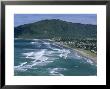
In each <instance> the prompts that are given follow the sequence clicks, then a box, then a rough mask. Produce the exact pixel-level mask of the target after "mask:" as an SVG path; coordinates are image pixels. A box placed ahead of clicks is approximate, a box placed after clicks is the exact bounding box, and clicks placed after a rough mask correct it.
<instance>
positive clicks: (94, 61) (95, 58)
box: [16, 38, 97, 65]
mask: <svg viewBox="0 0 110 89" xmlns="http://www.w3.org/2000/svg"><path fill="white" fill-rule="evenodd" d="M16 39H23V38H16ZM46 40H48V41H51V42H54V43H55V44H58V45H61V46H64V47H66V48H69V49H72V50H73V51H75V52H77V53H78V54H79V55H81V56H82V57H85V58H87V59H90V60H91V61H92V62H93V63H94V64H96V65H97V56H96V57H93V55H90V53H87V52H85V51H87V50H84V49H80V48H72V47H69V46H68V45H66V44H63V43H61V42H56V41H54V40H52V39H46Z"/></svg>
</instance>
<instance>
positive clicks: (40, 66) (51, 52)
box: [14, 39, 97, 76]
mask: <svg viewBox="0 0 110 89" xmlns="http://www.w3.org/2000/svg"><path fill="white" fill-rule="evenodd" d="M88 60H89V59H87V58H84V57H82V56H80V55H79V54H78V53H77V52H75V51H73V50H72V49H69V48H65V47H63V46H61V45H58V44H56V43H54V42H52V41H49V40H48V39H15V40H14V75H15V76H93V75H97V66H96V65H95V64H94V63H93V62H92V61H90V60H89V61H88Z"/></svg>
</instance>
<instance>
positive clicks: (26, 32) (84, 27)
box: [14, 19, 97, 39]
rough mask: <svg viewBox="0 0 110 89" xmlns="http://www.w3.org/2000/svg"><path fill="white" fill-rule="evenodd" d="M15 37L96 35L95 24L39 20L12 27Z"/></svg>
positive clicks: (71, 37)
mask: <svg viewBox="0 0 110 89" xmlns="http://www.w3.org/2000/svg"><path fill="white" fill-rule="evenodd" d="M14 37H15V38H45V39H48V38H49V39H51V38H56V37H57V38H62V39H66V38H69V39H84V38H95V39H96V37H97V26H96V25H90V24H80V23H72V22H66V21H62V20H59V19H51V20H41V21H38V22H35V23H30V24H24V25H20V26H18V27H15V28H14Z"/></svg>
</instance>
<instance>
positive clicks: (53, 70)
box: [48, 68, 66, 76]
mask: <svg viewBox="0 0 110 89" xmlns="http://www.w3.org/2000/svg"><path fill="white" fill-rule="evenodd" d="M48 70H49V73H50V75H54V76H64V75H63V74H61V73H60V72H61V71H65V70H66V68H48Z"/></svg>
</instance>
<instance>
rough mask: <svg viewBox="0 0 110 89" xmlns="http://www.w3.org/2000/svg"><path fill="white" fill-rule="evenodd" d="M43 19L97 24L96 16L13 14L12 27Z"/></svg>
mask: <svg viewBox="0 0 110 89" xmlns="http://www.w3.org/2000/svg"><path fill="white" fill-rule="evenodd" d="M45 19H60V20H63V21H68V22H73V23H82V24H94V25H96V24H97V15H96V14H14V26H15V27H16V26H19V25H23V24H28V23H33V22H37V21H40V20H45Z"/></svg>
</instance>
